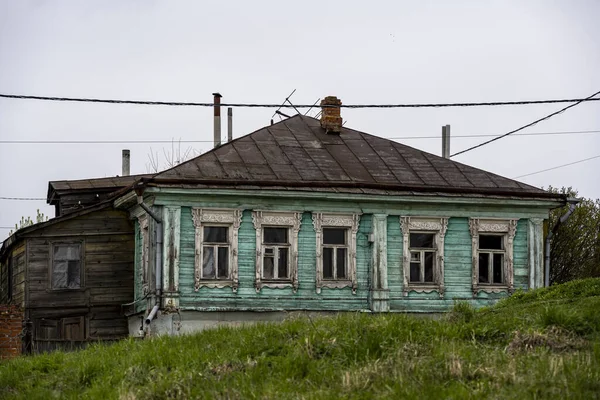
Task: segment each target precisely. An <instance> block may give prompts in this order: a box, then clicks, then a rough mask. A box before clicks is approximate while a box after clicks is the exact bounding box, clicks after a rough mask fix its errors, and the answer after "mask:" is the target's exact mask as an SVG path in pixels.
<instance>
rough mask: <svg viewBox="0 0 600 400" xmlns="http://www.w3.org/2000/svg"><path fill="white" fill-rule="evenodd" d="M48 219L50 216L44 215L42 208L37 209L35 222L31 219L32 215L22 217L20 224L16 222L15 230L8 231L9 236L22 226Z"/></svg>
mask: <svg viewBox="0 0 600 400" xmlns="http://www.w3.org/2000/svg"><path fill="white" fill-rule="evenodd" d="M45 221H48V217H47V216H46V215H44V213H43V212H40V209H39V208H38V209H37V215H36V216H35V222H33V220H32V219H31V217H27V218H25V217H21V220H20V221H19V223H18V224H15V230H14V231H13V230H12V229H11V231H10V232H9V233H8V236H11V235H12V234H13V233H15V232H16V231H18V230H19V229H21V228H25V227H27V226H30V225H33V224H37V223H40V222H45Z"/></svg>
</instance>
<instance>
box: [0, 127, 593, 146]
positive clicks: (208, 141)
mask: <svg viewBox="0 0 600 400" xmlns="http://www.w3.org/2000/svg"><path fill="white" fill-rule="evenodd" d="M584 133H600V130H588V131H559V132H531V133H521V134H518V135H515V136H542V135H576V134H584ZM496 136H497V135H489V134H488V135H455V136H452V139H457V138H476V137H496ZM440 138H441V136H439V135H438V136H395V137H388V138H383V139H390V140H392V139H393V140H397V139H403V140H411V139H440ZM0 143H3V144H154V143H175V144H177V143H213V141H212V140H0Z"/></svg>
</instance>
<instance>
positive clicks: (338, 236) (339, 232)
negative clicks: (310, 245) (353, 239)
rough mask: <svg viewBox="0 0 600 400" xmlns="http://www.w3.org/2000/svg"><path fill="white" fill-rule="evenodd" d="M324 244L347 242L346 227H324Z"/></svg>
mask: <svg viewBox="0 0 600 400" xmlns="http://www.w3.org/2000/svg"><path fill="white" fill-rule="evenodd" d="M323 244H341V245H344V244H346V229H343V228H323Z"/></svg>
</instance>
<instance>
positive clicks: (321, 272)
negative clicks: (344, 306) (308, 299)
mask: <svg viewBox="0 0 600 400" xmlns="http://www.w3.org/2000/svg"><path fill="white" fill-rule="evenodd" d="M359 221H360V215H359V214H324V213H313V226H314V229H315V232H316V238H317V282H316V286H317V293H320V292H321V289H322V288H324V287H327V288H338V289H339V288H345V287H350V288H351V289H352V293H354V294H356V290H357V289H358V282H357V278H356V234H357V232H358V225H359Z"/></svg>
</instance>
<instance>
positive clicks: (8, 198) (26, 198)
mask: <svg viewBox="0 0 600 400" xmlns="http://www.w3.org/2000/svg"><path fill="white" fill-rule="evenodd" d="M0 200H46V198H45V197H1V196H0Z"/></svg>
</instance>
